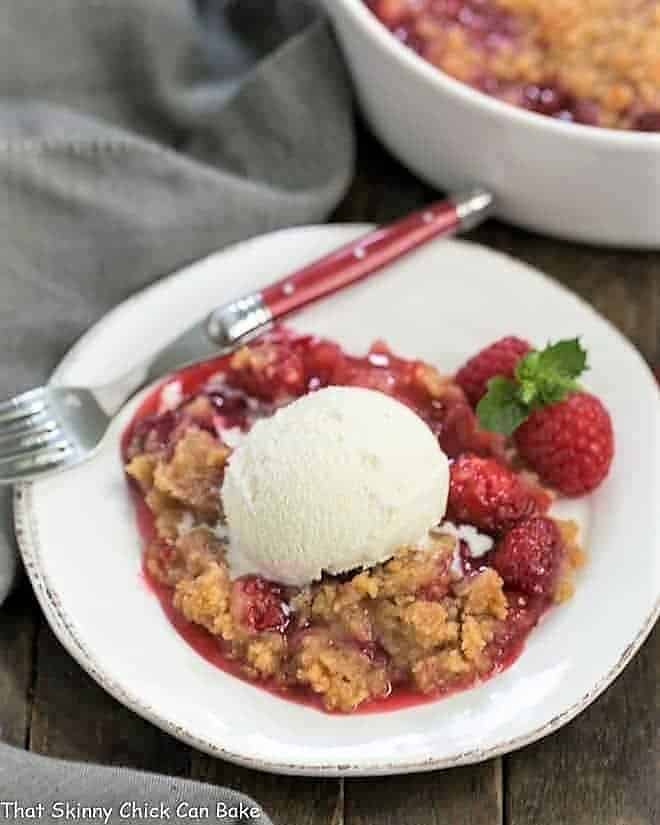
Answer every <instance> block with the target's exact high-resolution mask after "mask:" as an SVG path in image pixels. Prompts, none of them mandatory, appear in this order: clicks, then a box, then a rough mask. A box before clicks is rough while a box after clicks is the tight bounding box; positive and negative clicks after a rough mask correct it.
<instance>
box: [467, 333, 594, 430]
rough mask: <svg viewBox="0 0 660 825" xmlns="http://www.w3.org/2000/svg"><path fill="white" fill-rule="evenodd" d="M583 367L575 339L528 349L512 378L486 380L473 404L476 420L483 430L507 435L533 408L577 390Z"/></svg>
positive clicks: (584, 359) (582, 354)
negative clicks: (483, 392) (485, 387)
mask: <svg viewBox="0 0 660 825" xmlns="http://www.w3.org/2000/svg"><path fill="white" fill-rule="evenodd" d="M587 369H588V366H587V352H586V350H585V349H584V348H583V347H582V345H581V344H580V339H579V338H573V339H570V340H565V341H558V342H557V343H556V344H548V346H547V347H546V348H545V349H543V350H532V351H531V352H528V353H527V355H525V356H523V358H521V359H520V361H519V362H518V364H517V366H516V370H515V373H514V377H513V379H510V378H504V377H503V376H496V377H495V378H491V379H490V381H489V382H488V391H487V392H486V394H485V395H484V397H483V398H482V399H481V400H480V401H479V403H478V404H477V417H478V418H479V423H480V424H481V426H482V427H483V428H484V429H486V430H492V431H493V432H498V433H503V434H504V435H511V433H512V432H513V431H514V430H515V429H516V428H517V427H519V426H520V424H522V422H523V421H524V420H525V419H526V418H527V417H528V416H529V415H530V414H531V413H532V412H533V411H534V410H536V409H538V408H539V407H544V406H545V405H546V404H554V403H555V402H557V401H562V400H563V399H564V398H565V397H566V396H567V395H568V393H569V392H572V391H574V390H577V389H579V384H578V382H577V378H578V377H579V376H580V375H582V373H583V372H584V371H585V370H587Z"/></svg>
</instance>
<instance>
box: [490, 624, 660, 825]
mask: <svg viewBox="0 0 660 825" xmlns="http://www.w3.org/2000/svg"><path fill="white" fill-rule="evenodd" d="M659 712H660V629H658V628H656V630H655V632H654V633H653V634H652V636H651V638H650V639H649V640H648V642H647V643H646V644H645V645H644V647H643V648H642V650H641V651H640V652H639V654H638V655H637V656H636V657H635V659H634V660H633V661H632V663H631V664H630V665H629V666H628V667H627V668H626V670H625V671H624V672H623V674H622V675H621V676H620V677H619V679H618V680H617V681H616V682H615V684H614V685H612V686H611V687H610V688H609V689H608V690H607V691H606V692H605V694H604V695H603V696H602V697H601V698H600V699H598V700H597V701H596V702H595V703H594V704H593V705H592V706H591V707H590V708H588V709H587V710H586V711H585V712H584V713H583V714H582V715H581V716H580V717H578V719H576V720H575V721H574V722H572V723H571V724H569V725H567V726H566V727H565V728H563V729H562V730H561V731H559V732H557V733H556V734H554V735H553V736H550V737H548V738H547V739H545V740H543V741H541V742H539V743H537V744H536V745H532V746H530V747H528V748H524V749H523V750H521V751H518V752H517V753H515V754H512V755H511V756H509V757H508V759H507V762H506V776H507V791H506V814H507V818H506V821H507V823H508V825H564V823H566V825H596V824H597V825H655V823H658V822H660V731H659V726H658V720H659Z"/></svg>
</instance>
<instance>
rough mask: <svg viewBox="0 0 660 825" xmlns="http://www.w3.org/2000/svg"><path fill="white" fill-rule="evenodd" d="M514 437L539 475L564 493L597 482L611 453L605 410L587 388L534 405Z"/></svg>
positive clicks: (570, 493)
mask: <svg viewBox="0 0 660 825" xmlns="http://www.w3.org/2000/svg"><path fill="white" fill-rule="evenodd" d="M514 440H515V443H516V446H517V448H518V451H519V453H520V455H521V456H522V458H523V459H525V461H527V462H528V463H529V465H530V466H531V467H532V469H533V470H535V471H536V472H537V473H538V474H539V476H540V477H541V479H542V480H543V481H544V482H545V483H546V484H548V485H550V486H551V487H555V488H556V489H557V490H559V491H560V492H561V493H563V494H564V495H567V496H579V495H582V494H584V493H589V492H590V491H591V490H593V489H594V488H596V487H597V486H598V485H599V484H600V483H601V481H602V480H603V479H604V478H605V476H606V475H607V473H608V471H609V469H610V464H611V463H612V457H613V455H614V433H613V431H612V421H611V419H610V415H609V413H608V412H607V410H606V409H605V407H604V406H603V405H602V403H601V402H600V401H599V400H598V399H597V398H596V397H595V396H593V395H590V394H589V393H586V392H575V393H572V394H571V395H569V396H568V397H567V398H565V399H564V400H563V401H558V402H557V403H555V404H550V405H548V406H547V407H541V408H539V409H538V410H535V411H534V412H533V413H532V414H531V415H530V416H529V418H528V419H527V420H526V421H524V422H523V423H522V424H521V425H520V426H519V427H518V429H517V430H516V431H515V433H514Z"/></svg>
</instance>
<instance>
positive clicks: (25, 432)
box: [0, 189, 493, 484]
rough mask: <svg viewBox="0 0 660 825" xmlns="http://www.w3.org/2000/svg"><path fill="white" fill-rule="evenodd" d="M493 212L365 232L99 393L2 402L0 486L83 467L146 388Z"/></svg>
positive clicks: (224, 310)
mask: <svg viewBox="0 0 660 825" xmlns="http://www.w3.org/2000/svg"><path fill="white" fill-rule="evenodd" d="M492 204H493V198H492V196H491V195H490V193H488V192H485V191H484V190H480V189H475V190H471V191H469V192H466V193H461V194H457V195H453V196H450V197H449V198H448V199H447V200H446V201H439V202H437V203H434V204H431V205H430V206H427V207H425V208H424V209H421V210H419V211H418V212H414V213H413V214H412V215H409V216H407V217H405V218H402V219H400V220H398V221H395V222H394V223H392V224H390V225H389V226H386V227H381V228H379V229H376V230H374V231H372V232H369V233H368V234H366V235H363V236H362V237H360V238H358V239H357V240H355V241H351V242H350V243H348V244H346V245H345V246H342V247H341V248H340V249H338V250H336V251H334V252H331V253H330V254H329V255H326V256H324V257H323V258H321V259H319V260H318V261H315V262H314V263H311V264H309V265H307V266H305V267H303V268H302V269H300V270H298V271H297V272H294V273H291V274H290V275H287V276H286V277H284V278H282V279H280V280H279V281H276V282H275V283H274V284H271V285H270V286H268V287H265V288H264V289H263V290H261V291H260V292H254V293H250V294H249V295H246V296H244V297H242V298H239V299H237V300H235V301H232V302H230V303H228V304H224V305H223V306H221V307H219V308H218V309H216V310H215V311H214V312H212V313H211V314H210V315H209V317H208V318H207V319H206V320H205V321H204V322H202V323H200V324H198V325H197V326H195V327H193V328H192V329H190V330H188V331H187V332H186V333H184V334H183V335H182V336H180V337H179V338H177V339H176V340H175V341H174V342H173V343H172V344H170V345H169V346H168V347H166V348H165V349H164V350H163V351H161V352H160V353H159V354H157V355H156V356H154V357H153V358H150V359H148V360H147V361H145V362H143V363H141V364H140V365H139V366H137V367H134V368H133V369H131V370H130V372H128V373H126V374H124V375H122V376H120V377H119V378H117V379H116V380H114V381H112V382H111V383H109V384H106V385H105V386H100V387H62V386H57V385H56V384H53V383H51V384H48V385H46V386H43V387H37V388H36V389H33V390H29V391H28V392H25V393H22V394H21V395H17V396H16V397H14V398H11V399H10V400H9V401H5V402H4V403H0V484H15V483H17V482H22V481H31V480H33V479H36V478H39V477H41V476H44V475H46V474H51V473H54V472H56V471H59V470H63V469H66V468H68V467H73V466H75V465H76V464H79V463H80V462H81V461H84V460H86V459H88V458H89V457H90V456H92V455H93V454H94V452H95V451H96V450H97V449H98V447H99V446H100V444H101V442H102V440H103V438H104V436H105V434H106V432H107V431H108V427H109V425H110V422H111V421H112V418H113V416H114V415H115V414H116V413H117V412H118V411H119V410H120V409H121V407H122V406H123V405H124V404H125V403H126V401H127V400H129V399H130V398H131V396H133V395H134V394H135V393H136V392H137V391H138V390H139V389H141V388H142V387H143V386H145V384H147V383H151V382H152V381H155V380H156V379H158V378H161V377H162V376H164V375H166V374H167V373H168V372H170V371H171V370H172V369H173V368H175V367H179V366H181V365H185V364H186V363H190V362H191V361H197V360H201V359H202V358H204V357H207V356H209V355H222V354H225V353H228V352H231V351H232V350H234V349H236V347H237V346H239V345H240V344H242V343H243V342H245V341H247V340H249V339H250V338H251V337H253V336H254V335H256V334H258V333H259V332H261V331H263V330H264V329H265V328H266V327H268V326H269V325H270V324H272V323H273V322H274V321H276V320H278V319H280V318H282V317H284V316H285V315H288V314H289V313H291V312H294V311H295V310H297V309H300V308H301V307H303V306H306V305H307V304H309V303H311V302H312V301H316V300H318V299H319V298H322V297H324V296H325V295H329V294H330V293H332V292H336V291H337V290H339V289H343V288H344V287H347V286H349V285H350V284H352V283H355V281H358V280H360V279H361V278H364V277H366V276H367V275H370V274H372V273H373V272H376V271H377V270H380V269H382V268H383V267H384V266H385V265H386V264H389V263H391V262H392V261H394V260H396V259H397V258H400V257H401V256H403V255H405V254H407V253H408V252H411V251H412V250H414V249H417V248H418V247H419V246H421V245H423V244H425V243H427V242H428V241H430V240H431V239H432V238H436V237H439V236H443V235H449V234H453V233H455V232H458V231H461V230H467V229H470V228H472V227H473V226H476V225H477V224H478V223H480V222H481V221H482V220H483V219H484V218H485V217H486V216H487V215H488V214H490V212H491V209H492Z"/></svg>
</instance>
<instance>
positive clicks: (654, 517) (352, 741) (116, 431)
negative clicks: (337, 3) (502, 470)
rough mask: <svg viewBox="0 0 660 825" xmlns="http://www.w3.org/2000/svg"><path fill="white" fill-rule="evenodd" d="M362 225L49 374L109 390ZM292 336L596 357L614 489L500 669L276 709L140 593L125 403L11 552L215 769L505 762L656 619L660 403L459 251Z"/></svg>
mask: <svg viewBox="0 0 660 825" xmlns="http://www.w3.org/2000/svg"><path fill="white" fill-rule="evenodd" d="M364 230H365V227H364V226H355V225H352V226H323V227H309V228H305V229H294V230H287V231H283V232H277V233H275V234H271V235H267V236H265V237H262V238H257V239H255V240H252V241H249V242H247V243H244V244H241V245H238V246H235V247H233V248H231V249H229V250H227V251H224V252H222V253H220V254H217V255H213V256H211V257H210V258H207V259H206V260H203V261H200V262H199V263H196V264H194V265H193V266H190V267H189V268H187V269H186V270H184V271H182V272H179V273H177V274H176V275H173V276H172V277H169V278H167V279H165V280H163V281H161V282H160V283H158V284H157V285H156V286H154V287H152V288H150V289H148V290H146V291H144V292H142V293H140V294H138V295H136V296H135V297H133V298H131V299H130V300H128V301H126V302H125V303H124V304H122V305H121V306H119V307H118V308H117V309H115V310H114V311H113V312H111V313H110V314H109V315H107V316H106V317H105V318H104V319H103V320H102V321H101V322H100V323H98V324H97V325H96V326H95V327H93V328H92V329H91V330H90V331H89V332H88V333H87V334H86V335H85V336H84V337H83V338H82V339H81V340H80V341H79V342H78V344H76V346H75V347H74V348H73V349H72V350H71V352H70V353H69V354H68V355H67V357H66V358H65V359H64V361H63V362H62V363H61V364H60V366H59V368H58V370H57V372H56V375H55V378H56V380H57V381H60V382H70V383H73V384H88V383H89V384H95V383H102V382H103V381H104V379H106V378H108V377H110V376H111V375H113V374H115V373H116V372H119V371H121V370H124V369H126V368H127V367H128V366H130V365H131V364H132V363H137V361H138V360H139V359H141V358H142V357H143V356H146V355H147V354H148V353H149V352H151V351H153V348H154V347H155V346H159V345H161V344H163V345H164V344H165V343H166V342H168V341H169V340H170V339H171V338H172V336H173V335H174V334H176V333H178V332H179V331H182V330H183V329H184V328H186V327H187V326H188V325H189V324H191V323H192V322H194V321H196V320H197V319H199V318H200V317H202V316H203V315H204V314H205V313H206V312H207V311H208V310H209V309H210V308H211V307H213V306H214V305H216V304H218V303H221V302H223V301H225V300H228V299H230V298H233V297H236V296H238V295H239V294H241V293H243V292H245V291H246V290H248V289H252V288H254V287H258V286H260V285H263V284H266V283H267V282H269V281H272V280H273V279H274V278H276V277H279V276H280V275H283V274H284V273H285V272H286V271H288V270H290V269H292V268H294V267H296V266H299V265H302V264H303V263H305V262H307V261H309V260H311V259H313V258H315V257H317V256H319V255H320V254H322V253H323V252H325V251H327V250H330V249H331V248H333V247H336V246H338V245H340V244H342V243H344V242H346V241H348V240H349V239H350V238H352V237H354V236H355V235H357V234H359V233H360V232H363V231H364ZM292 324H293V325H294V326H295V327H297V328H298V329H300V330H303V331H311V332H315V333H319V334H324V335H328V336H331V337H333V338H335V339H337V340H338V341H340V342H341V343H342V344H343V345H344V346H345V347H347V348H348V349H349V350H352V351H355V352H361V351H364V350H365V349H366V347H367V346H368V345H369V343H370V342H371V341H372V339H374V338H377V337H382V338H385V339H386V340H387V341H388V342H389V343H390V344H391V346H392V347H393V348H394V349H395V350H398V351H399V352H401V353H402V354H404V355H410V356H419V357H421V358H424V359H427V360H429V361H430V362H432V363H434V364H437V365H438V366H439V367H441V368H443V369H445V370H452V369H454V368H455V367H456V366H457V365H458V364H459V363H460V362H461V361H462V360H463V359H464V358H465V357H466V356H468V355H470V354H472V353H474V352H475V351H476V350H477V349H479V348H480V347H481V346H483V345H485V344H486V343H488V342H490V341H492V340H494V339H496V338H498V337H500V336H502V335H505V334H514V333H515V334H518V335H521V336H523V337H526V338H529V339H531V340H533V341H535V342H538V343H539V344H543V343H545V342H546V341H547V340H548V339H557V338H562V337H569V336H574V335H576V334H581V335H582V336H583V341H584V343H585V344H586V346H587V347H588V349H589V351H590V360H591V367H592V369H591V372H590V373H589V378H588V383H589V385H590V387H591V388H592V389H593V390H594V391H595V392H596V393H597V394H598V395H600V397H601V398H602V399H603V400H604V401H605V403H606V404H607V405H608V407H609V409H610V411H611V413H612V417H613V420H614V425H615V430H616V439H617V452H616V458H615V461H614V466H613V469H612V472H611V475H610V477H609V479H608V480H607V481H606V483H605V484H604V485H603V486H602V487H601V488H600V489H599V490H598V491H597V492H596V494H595V495H593V496H592V497H591V498H590V499H588V500H586V501H585V502H583V503H582V505H581V506H580V507H579V508H578V510H579V513H578V515H579V517H580V519H581V521H582V524H583V527H584V528H585V538H586V540H587V546H588V551H589V555H590V558H589V562H588V564H587V566H586V568H585V569H584V571H583V572H582V573H581V574H580V576H579V581H578V587H577V592H576V594H575V597H574V598H573V599H572V600H571V601H570V602H568V603H567V604H565V605H563V606H562V607H561V608H558V609H555V610H553V611H551V612H550V613H549V614H548V615H547V616H546V618H545V619H544V621H543V622H542V623H541V624H540V626H539V627H538V628H536V630H535V631H534V632H533V633H532V634H531V637H530V639H529V641H528V644H527V646H526V649H525V650H524V652H523V653H522V655H521V656H520V658H519V659H518V661H517V662H516V663H515V664H514V665H513V666H512V667H511V668H509V669H508V670H507V671H505V672H504V673H503V674H501V675H499V676H497V677H495V678H494V679H492V680H490V681H488V682H485V683H484V684H482V685H480V686H479V687H477V688H474V689H472V690H469V691H466V692H463V693H459V694H457V695H454V696H452V697H450V698H448V699H443V700H440V701H437V702H431V703H428V704H423V705H420V706H417V707H412V708H407V709H402V710H397V711H392V712H388V713H382V714H379V715H377V716H374V715H372V714H359V713H358V714H356V715H353V716H340V715H329V714H324V713H322V712H320V711H318V710H315V709H313V708H310V707H306V706H302V705H297V704H294V703H291V702H288V701H286V700H284V699H281V698H278V697H276V696H273V695H271V694H269V693H267V692H265V691H262V690H261V689H259V688H257V687H254V686H253V685H250V684H248V683H245V682H243V681H240V680H239V679H236V678H234V677H233V676H231V675H228V674H226V673H224V672H222V671H220V670H217V669H215V668H214V667H213V666H212V665H210V664H208V663H207V662H206V661H205V660H204V659H202V658H201V657H200V656H199V655H198V654H197V653H196V652H195V651H194V650H193V649H191V648H190V647H188V646H187V644H186V643H185V642H184V641H183V640H182V639H181V638H180V637H179V636H178V635H177V634H176V632H175V631H174V630H173V629H172V627H171V626H170V624H169V623H168V621H167V619H166V618H165V616H164V615H163V612H162V610H161V607H160V605H159V603H158V601H157V599H156V598H155V597H154V596H152V594H151V593H150V591H149V590H148V589H147V587H146V585H145V584H144V583H143V580H142V578H141V576H140V540H139V537H138V533H137V529H136V525H135V520H134V514H133V510H132V506H131V502H130V501H129V497H128V494H127V490H126V487H125V483H124V478H123V474H122V467H121V463H120V459H119V438H120V433H121V431H122V429H123V427H124V426H125V424H126V423H127V421H128V419H129V417H130V415H131V413H132V411H133V410H134V409H135V403H133V404H131V405H129V407H128V408H127V409H126V410H125V411H124V413H123V414H122V415H121V416H119V418H118V420H117V421H116V422H115V424H114V426H113V429H112V434H111V435H110V436H109V438H108V439H107V441H106V443H105V445H104V448H103V449H102V451H101V452H100V453H99V454H98V456H97V457H95V458H94V459H92V460H91V461H90V462H88V463H87V464H84V465H82V466H80V467H78V468H76V469H73V470H70V471H68V472H66V473H64V474H61V475H59V476H56V477H54V478H52V479H50V480H42V481H39V482H37V483H34V484H32V485H29V486H24V487H22V488H21V489H20V490H17V493H16V500H15V516H16V524H17V533H18V538H19V543H20V546H21V551H22V554H23V558H24V560H25V564H26V566H27V569H28V572H29V575H30V578H31V579H32V583H33V585H34V588H35V590H36V593H37V596H38V598H39V600H40V602H41V605H42V607H43V609H44V611H45V613H46V616H47V618H48V620H49V622H50V623H51V626H52V627H53V630H54V631H55V633H56V634H57V636H58V637H59V639H60V641H61V642H62V643H63V645H64V646H65V647H66V648H67V650H68V651H69V652H70V653H71V655H72V656H74V658H75V659H77V660H78V662H79V663H80V664H81V665H82V667H83V668H85V670H87V671H88V672H89V673H90V674H91V675H92V676H93V677H94V678H95V679H96V680H97V681H98V682H99V683H100V684H101V685H102V686H103V687H104V688H105V689H106V690H107V691H108V692H109V693H111V694H112V695H113V696H115V697H116V698H117V699H119V700H120V701H121V702H123V703H124V704H125V705H127V706H128V707H130V708H132V709H133V710H134V711H135V712H136V713H138V714H140V715H141V716H144V717H145V718H146V719H149V720H150V721H152V722H153V723H155V724H156V725H158V726H159V727H161V728H162V729H163V730H165V731H168V732H169V733H171V734H172V735H173V736H176V737H178V738H179V739H182V740H183V741H185V742H187V743H189V744H191V745H193V746H195V747H196V748H199V749H200V750H203V751H206V752H208V753H210V754H213V755H216V756H219V757H221V758H223V759H229V760H231V761H234V762H238V763H241V764H243V765H247V766H250V767H253V768H259V769H263V770H268V771H274V772H281V773H292V774H309V775H360V774H362V775H369V774H371V775H373V774H389V773H402V772H410V771H421V770H431V769H435V768H444V767H449V766H453V765H460V764H466V763H470V762H477V761H479V760H482V759H487V758H490V757H492V756H495V755H497V754H501V753H505V752H507V751H510V750H512V749H514V748H518V747H520V746H522V745H525V744H527V743H529V742H532V741H534V740H536V739H538V738H540V737H541V736H545V735H546V734H548V733H550V732H551V731H553V730H556V729H557V728H558V727H560V726H561V725H563V724H565V723H566V722H568V721H569V720H570V719H572V718H573V717H574V716H575V715H576V714H577V713H579V712H580V711H581V710H583V709H584V708H585V707H586V706H587V705H588V704H589V703H590V702H592V701H593V700H594V699H595V698H596V696H598V694H599V693H600V692H601V691H602V690H603V689H604V688H605V687H606V686H607V685H608V684H609V683H610V682H611V681H612V680H613V679H614V678H615V677H616V676H617V674H618V673H619V672H620V671H621V669H622V668H623V667H624V666H625V664H626V663H627V662H628V661H629V660H630V658H631V657H632V656H633V654H634V653H635V651H636V650H637V649H638V647H639V646H640V644H641V643H642V642H643V640H644V638H645V637H646V636H647V634H648V633H649V631H650V630H651V627H652V626H653V623H654V621H655V619H656V617H657V614H658V593H659V592H660V587H659V585H660V533H659V529H658V504H657V502H658V500H660V395H659V393H658V389H657V387H656V385H655V383H654V380H653V378H652V376H651V373H650V372H649V370H648V369H647V367H646V366H645V364H644V362H643V361H642V359H641V358H640V356H639V355H638V353H637V352H636V351H635V350H634V349H633V348H632V347H631V346H630V344H628V343H627V342H626V340H625V339H624V338H623V337H622V336H621V335H620V334H619V333H617V332H616V331H615V330H614V329H613V328H612V327H611V326H610V325H609V324H608V323H607V322H606V321H604V320H603V319H602V318H600V317H599V316H598V315H597V314H596V313H595V312H594V311H593V310H592V309H591V308H590V307H588V306H587V305H586V304H584V303H582V302H581V301H580V300H578V299H577V298H576V297H575V296H573V295H572V294H570V293H569V292H567V291H565V290H564V289H562V288H560V287H559V286H557V285H556V284H555V283H553V282H552V281H550V280H549V279H547V278H546V277H544V276H543V275H542V274H540V273H539V272H537V271H535V270H533V269H530V268H529V267H527V266H525V265H523V264H521V263H519V262H517V261H515V260H512V259H511V258H508V257H505V256H502V255H500V254H497V253H494V252H491V251H489V250H487V249H484V248H482V247H479V246H475V245H472V244H469V243H464V242H459V241H440V242H437V243H435V244H433V245H431V246H428V247H427V248H425V249H423V250H421V251H419V252H417V253H415V254H414V255H413V256H411V257H409V258H407V259H405V260H403V261H402V262H400V263H398V264H396V265H395V266H392V267H390V268H389V269H388V270H387V271H386V272H384V273H382V274H381V275H379V276H377V277H374V278H371V279H370V280H367V281H365V282H363V283H361V284H358V285H357V286H355V287H353V288H352V289H350V290H349V291H347V292H344V293H341V294H339V295H337V296H335V297H333V298H331V299H328V300H326V301H324V302H322V303H321V304H319V305H317V306H314V307H312V308H310V309H308V310H306V311H304V312H302V313H300V314H299V315H298V316H297V317H296V318H295V319H293V321H292ZM587 524H588V530H587Z"/></svg>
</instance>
